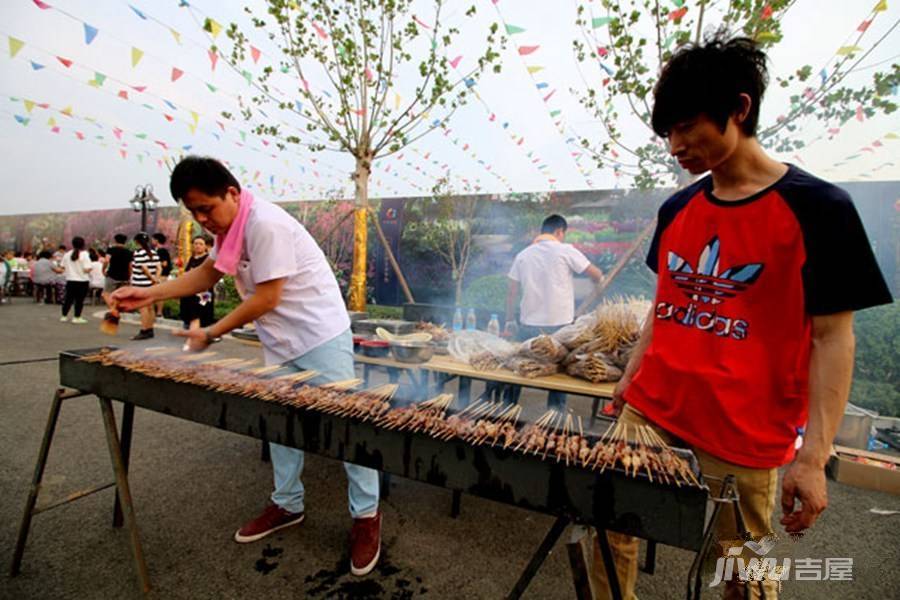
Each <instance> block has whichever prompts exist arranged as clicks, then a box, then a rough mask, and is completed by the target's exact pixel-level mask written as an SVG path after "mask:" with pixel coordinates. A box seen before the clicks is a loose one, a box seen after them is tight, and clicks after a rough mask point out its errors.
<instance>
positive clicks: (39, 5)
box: [34, 0, 53, 10]
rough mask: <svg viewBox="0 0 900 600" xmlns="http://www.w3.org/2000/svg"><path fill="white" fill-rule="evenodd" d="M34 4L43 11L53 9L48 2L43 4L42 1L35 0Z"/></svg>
mask: <svg viewBox="0 0 900 600" xmlns="http://www.w3.org/2000/svg"><path fill="white" fill-rule="evenodd" d="M34 3H35V4H36V5H37V7H38V8H40V9H42V10H47V9H48V8H53V7H52V6H50V5H49V4H47V3H46V2H41V0H34Z"/></svg>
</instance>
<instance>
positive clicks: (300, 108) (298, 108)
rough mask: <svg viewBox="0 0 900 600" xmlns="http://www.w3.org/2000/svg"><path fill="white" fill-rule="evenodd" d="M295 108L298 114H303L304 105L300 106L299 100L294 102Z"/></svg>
mask: <svg viewBox="0 0 900 600" xmlns="http://www.w3.org/2000/svg"><path fill="white" fill-rule="evenodd" d="M294 106H296V107H297V112H298V113H302V112H303V105H302V104H300V101H299V100H294Z"/></svg>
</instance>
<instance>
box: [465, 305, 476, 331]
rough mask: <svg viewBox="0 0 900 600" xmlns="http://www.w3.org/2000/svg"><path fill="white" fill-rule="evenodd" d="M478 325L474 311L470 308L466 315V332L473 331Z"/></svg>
mask: <svg viewBox="0 0 900 600" xmlns="http://www.w3.org/2000/svg"><path fill="white" fill-rule="evenodd" d="M477 325H478V319H477V318H476V317H475V309H474V308H470V309H469V314H467V315H466V331H475V329H476V327H477Z"/></svg>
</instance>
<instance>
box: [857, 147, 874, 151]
mask: <svg viewBox="0 0 900 600" xmlns="http://www.w3.org/2000/svg"><path fill="white" fill-rule="evenodd" d="M860 150H862V151H863V152H875V150H873V149H872V148H869V147H868V146H865V147H864V148H860Z"/></svg>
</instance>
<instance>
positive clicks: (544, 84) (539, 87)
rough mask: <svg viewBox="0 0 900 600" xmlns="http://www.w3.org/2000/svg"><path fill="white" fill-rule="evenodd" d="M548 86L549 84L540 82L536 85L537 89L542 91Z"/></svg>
mask: <svg viewBox="0 0 900 600" xmlns="http://www.w3.org/2000/svg"><path fill="white" fill-rule="evenodd" d="M549 85H550V84H549V83H546V82H544V81H542V82H541V83H538V84H537V89H539V90H542V89H544V88H545V87H548V86H549Z"/></svg>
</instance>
